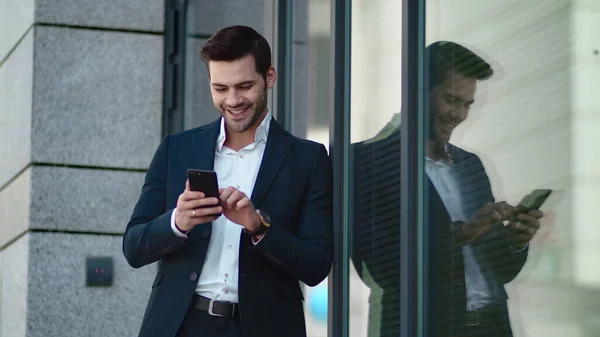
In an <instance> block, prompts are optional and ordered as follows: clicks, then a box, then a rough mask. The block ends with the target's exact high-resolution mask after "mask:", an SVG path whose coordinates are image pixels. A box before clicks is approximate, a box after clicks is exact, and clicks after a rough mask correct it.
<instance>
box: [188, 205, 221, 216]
mask: <svg viewBox="0 0 600 337" xmlns="http://www.w3.org/2000/svg"><path fill="white" fill-rule="evenodd" d="M194 211H195V212H194ZM222 212H223V207H221V206H214V207H202V208H196V209H194V210H193V212H192V215H193V214H194V213H195V214H196V216H195V218H205V217H213V216H215V215H216V214H219V213H222ZM188 214H189V212H188Z"/></svg>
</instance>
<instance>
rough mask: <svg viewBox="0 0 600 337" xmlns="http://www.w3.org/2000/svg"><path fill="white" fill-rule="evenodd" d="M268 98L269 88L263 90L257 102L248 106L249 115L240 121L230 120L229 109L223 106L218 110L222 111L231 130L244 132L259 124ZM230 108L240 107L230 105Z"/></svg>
mask: <svg viewBox="0 0 600 337" xmlns="http://www.w3.org/2000/svg"><path fill="white" fill-rule="evenodd" d="M267 99H268V95H267V90H266V89H265V90H264V91H263V93H262V95H261V97H260V99H259V100H258V101H257V102H255V103H253V104H252V106H250V107H249V108H248V109H249V110H250V111H249V116H248V117H246V118H244V119H242V120H240V121H234V120H230V119H229V118H228V117H227V116H228V112H227V109H225V108H223V107H219V108H218V110H219V112H220V113H221V115H222V116H223V118H224V119H225V122H226V124H227V127H228V129H229V130H231V131H233V132H237V133H243V132H246V131H248V130H250V129H251V128H252V127H254V126H256V124H258V123H259V121H260V120H261V119H262V117H263V115H264V113H265V112H266V110H267ZM244 105H246V104H244ZM230 108H231V109H233V110H235V109H236V108H238V107H230Z"/></svg>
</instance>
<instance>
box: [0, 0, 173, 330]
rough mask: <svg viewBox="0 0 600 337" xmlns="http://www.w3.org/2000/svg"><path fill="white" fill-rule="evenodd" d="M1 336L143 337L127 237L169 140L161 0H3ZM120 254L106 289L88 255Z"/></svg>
mask: <svg viewBox="0 0 600 337" xmlns="http://www.w3.org/2000/svg"><path fill="white" fill-rule="evenodd" d="M0 8H2V10H1V11H0V26H1V27H2V32H3V34H0V135H2V136H1V137H0V233H1V234H0V247H1V253H0V275H1V278H0V280H1V283H0V295H1V297H0V335H1V336H7V337H24V336H27V337H34V336H73V337H75V336H135V335H137V331H138V329H139V325H140V323H141V317H142V314H143V310H144V307H145V304H146V301H147V299H148V296H149V292H150V286H151V282H152V277H153V275H154V273H155V270H156V269H155V266H147V267H145V268H142V269H139V270H134V269H132V268H131V267H129V266H128V265H127V263H126V261H125V260H124V258H123V257H122V256H123V255H122V251H121V234H122V232H123V230H124V228H125V225H126V223H127V221H128V219H129V216H130V212H131V210H132V209H133V205H134V203H135V201H136V199H137V196H138V194H139V191H140V187H141V185H142V180H143V176H144V170H145V169H146V167H147V165H148V164H149V161H150V159H151V157H152V155H153V153H154V151H155V149H156V146H157V145H158V143H159V141H160V138H161V123H162V86H163V84H162V83H163V77H162V76H163V63H162V62H163V34H162V31H163V26H164V20H163V18H164V1H163V0H151V1H147V0H145V1H141V0H140V1H137V0H136V1H118V0H110V1H99V2H90V1H70V2H69V3H68V4H67V3H64V2H57V1H51V0H37V1H33V0H28V1H21V0H2V1H0ZM98 255H99V256H110V257H112V258H113V259H114V261H115V279H114V283H113V286H112V287H109V288H88V287H86V286H85V258H86V257H88V256H98Z"/></svg>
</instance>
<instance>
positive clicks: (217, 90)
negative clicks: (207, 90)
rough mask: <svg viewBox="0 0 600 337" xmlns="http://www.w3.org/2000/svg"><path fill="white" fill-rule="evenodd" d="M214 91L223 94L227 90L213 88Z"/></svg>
mask: <svg viewBox="0 0 600 337" xmlns="http://www.w3.org/2000/svg"><path fill="white" fill-rule="evenodd" d="M214 90H215V91H216V92H225V90H227V88H215V89H214Z"/></svg>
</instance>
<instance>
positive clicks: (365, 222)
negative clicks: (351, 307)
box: [351, 128, 528, 336]
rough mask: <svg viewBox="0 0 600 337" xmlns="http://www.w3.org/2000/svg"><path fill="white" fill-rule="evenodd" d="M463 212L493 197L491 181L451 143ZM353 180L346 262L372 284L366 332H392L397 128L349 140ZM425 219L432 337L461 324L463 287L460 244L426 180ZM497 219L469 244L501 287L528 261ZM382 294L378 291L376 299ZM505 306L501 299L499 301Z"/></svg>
mask: <svg viewBox="0 0 600 337" xmlns="http://www.w3.org/2000/svg"><path fill="white" fill-rule="evenodd" d="M449 151H450V153H451V155H452V157H453V165H455V168H456V171H457V172H458V177H457V183H458V185H459V186H460V189H461V198H462V200H463V204H464V207H465V215H466V216H467V217H470V216H471V215H473V213H475V211H477V210H478V209H479V208H480V207H482V206H483V205H484V204H485V203H487V202H494V197H493V196H492V192H491V187H490V182H489V179H488V176H487V174H486V172H485V169H484V167H483V165H482V163H481V160H480V159H479V158H478V157H477V156H476V155H475V154H473V153H469V152H467V151H465V150H462V149H460V148H458V147H456V146H452V145H451V146H450V148H449ZM351 154H352V158H351V160H352V162H353V163H354V165H353V172H352V173H351V175H352V178H351V179H353V191H352V192H351V194H352V197H351V198H352V200H353V202H354V204H353V209H354V212H353V214H352V218H351V224H352V230H351V235H352V242H353V247H352V250H351V254H352V261H353V264H354V266H355V268H356V270H357V272H358V274H359V275H360V276H361V278H362V279H363V281H364V282H365V284H366V285H367V286H369V287H371V288H372V289H377V290H378V293H377V294H376V295H377V296H375V294H374V292H372V293H371V296H370V299H369V303H370V304H369V306H370V309H369V335H370V336H397V333H398V330H399V326H400V316H399V315H400V300H401V298H400V281H401V278H402V275H400V215H401V212H402V210H401V209H400V191H401V186H400V181H401V179H400V163H401V159H400V157H401V153H400V131H399V129H398V128H396V130H395V131H393V132H392V133H391V134H390V135H388V136H386V137H379V138H377V137H376V138H375V139H371V140H367V141H364V142H360V143H355V144H353V145H352V150H351ZM425 193H426V195H427V198H426V203H425V209H426V212H427V214H426V216H425V219H426V221H428V225H429V226H428V227H429V228H430V231H429V232H428V233H426V235H428V238H429V240H430V243H431V245H430V247H431V248H430V251H429V254H430V255H429V256H430V258H429V259H428V260H429V261H427V262H426V263H427V265H426V267H427V268H429V271H430V275H432V282H431V285H430V287H429V289H428V294H427V295H428V297H429V300H430V302H429V303H430V310H431V312H430V313H427V315H428V316H427V317H429V318H430V321H431V322H432V323H433V324H431V325H430V327H431V329H433V330H434V333H433V335H434V336H453V335H457V334H455V332H456V331H459V329H461V328H462V327H464V325H465V321H464V316H465V312H466V287H465V276H464V258H463V254H462V243H460V240H459V238H458V235H457V234H456V233H457V232H454V231H452V230H451V228H452V221H451V219H450V216H449V214H448V211H447V210H446V208H445V206H444V204H443V202H442V200H441V198H440V196H439V194H438V193H437V191H436V189H435V187H434V186H433V184H432V183H431V181H430V180H429V179H428V178H427V182H426V185H425ZM505 235H506V232H505V228H504V227H503V226H502V224H498V226H495V227H494V229H493V230H491V231H490V232H488V233H487V234H485V235H484V236H483V237H481V239H480V240H479V241H478V242H477V243H475V244H473V245H472V246H473V249H474V250H475V251H477V252H478V253H477V254H476V255H475V257H476V259H477V260H478V262H485V263H484V265H486V266H488V267H489V268H487V269H485V270H482V272H483V273H484V274H485V275H486V276H487V277H489V278H492V279H493V280H495V282H496V283H497V284H498V285H499V286H500V287H501V288H502V289H500V293H502V294H504V295H505V298H506V291H505V290H504V284H506V283H508V282H510V281H511V280H512V279H514V278H515V277H516V276H517V274H518V273H519V272H520V270H521V268H522V267H523V265H524V264H525V262H526V259H527V254H528V252H527V250H524V251H522V252H519V253H515V252H513V251H512V250H510V247H509V246H508V244H507V242H506V237H505ZM379 295H381V296H379ZM504 305H506V302H505V303H504Z"/></svg>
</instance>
